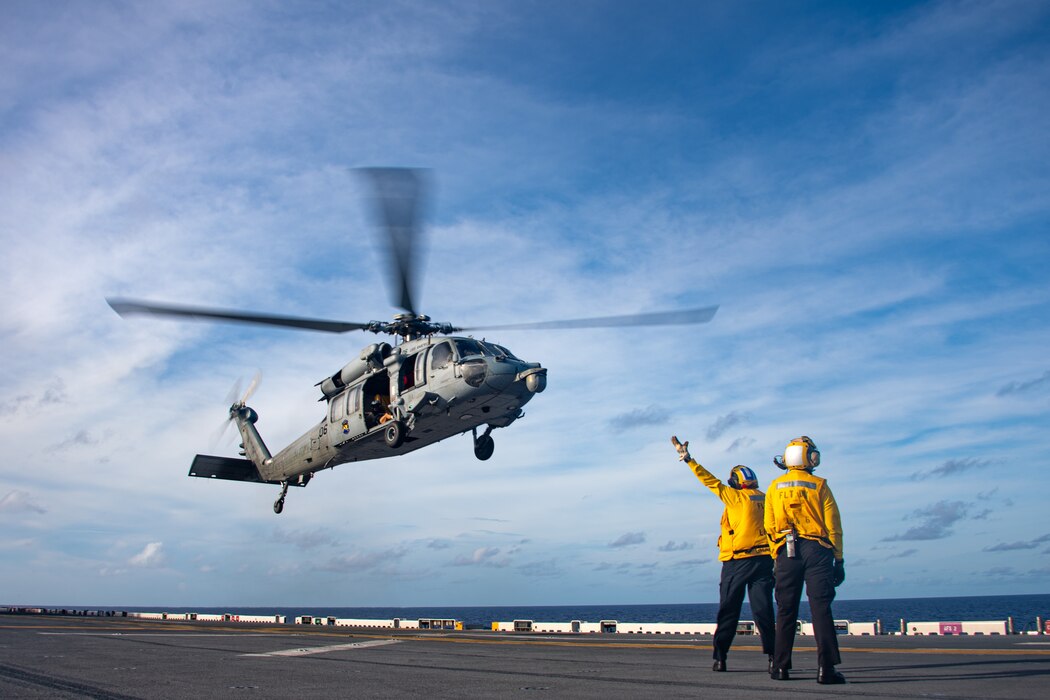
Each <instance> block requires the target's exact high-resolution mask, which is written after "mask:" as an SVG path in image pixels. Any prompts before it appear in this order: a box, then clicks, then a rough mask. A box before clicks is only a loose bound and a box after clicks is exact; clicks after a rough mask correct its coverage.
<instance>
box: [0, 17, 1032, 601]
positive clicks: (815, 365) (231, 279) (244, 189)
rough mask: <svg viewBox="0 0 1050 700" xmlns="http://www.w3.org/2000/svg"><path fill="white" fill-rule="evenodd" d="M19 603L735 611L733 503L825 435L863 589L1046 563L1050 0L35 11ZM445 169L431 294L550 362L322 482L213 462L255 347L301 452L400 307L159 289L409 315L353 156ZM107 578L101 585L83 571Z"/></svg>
mask: <svg viewBox="0 0 1050 700" xmlns="http://www.w3.org/2000/svg"><path fill="white" fill-rule="evenodd" d="M5 15H6V18H5V22H4V23H3V25H2V26H0V62H2V64H3V65H4V66H5V70H4V71H3V74H2V75H0V154H2V156H0V190H2V192H3V193H4V197H3V201H4V206H3V207H2V208H0V236H2V243H3V248H4V251H5V253H4V255H3V256H2V259H0V273H2V274H0V285H2V286H0V291H2V292H3V293H2V294H0V309H2V315H0V340H2V342H0V360H2V363H3V366H4V372H3V373H2V374H0V416H2V418H3V420H2V421H0V439H2V441H3V446H4V458H3V460H2V461H0V524H2V527H3V528H4V532H5V537H4V538H3V542H0V548H2V549H3V554H2V556H3V558H4V560H5V566H4V567H3V568H2V570H0V591H3V597H4V598H5V600H0V603H5V604H6V603H39V604H77V605H133V604H141V605H200V606H211V605H216V606H221V605H245V606H247V605H282V606H294V605H311V606H313V605H332V606H358V605H423V606H425V605H488V604H496V605H498V604H507V605H513V604H522V605H527V604H583V603H678V602H692V601H698V602H703V601H715V600H717V580H718V574H719V565H718V562H717V548H716V546H715V538H716V537H717V531H718V520H719V514H720V510H721V506H720V504H719V503H718V502H717V500H716V499H715V498H714V497H713V496H712V495H711V494H710V493H709V492H707V491H706V490H705V489H703V488H702V487H701V486H700V484H699V483H698V482H697V481H696V480H695V478H694V477H693V476H692V474H691V473H690V472H689V470H688V469H687V468H686V467H684V466H683V465H682V464H680V463H679V462H677V461H676V459H675V454H674V451H673V449H672V448H671V446H670V444H669V440H668V438H669V436H670V435H671V434H677V435H679V436H680V437H682V438H683V439H688V440H690V441H691V445H692V450H693V454H694V455H695V456H696V457H697V458H698V459H699V460H700V461H701V462H702V463H704V464H705V465H707V466H709V467H710V468H712V470H713V471H715V472H716V473H718V474H723V475H726V476H727V475H728V472H729V469H730V468H731V467H732V466H733V465H735V464H738V463H743V464H748V465H750V466H752V467H753V468H755V470H756V471H757V472H758V475H759V478H760V480H761V482H762V483H763V484H767V483H768V482H769V481H770V480H771V479H772V478H774V477H775V476H776V475H777V474H776V470H775V468H774V467H773V466H772V463H771V458H772V456H773V455H774V454H777V453H779V452H780V451H782V450H783V447H784V445H785V444H786V443H787V441H788V440H790V439H791V438H793V437H795V436H797V435H799V434H802V433H805V434H808V435H810V436H812V437H813V438H814V439H815V440H816V442H817V444H818V445H819V446H820V448H821V450H822V453H823V457H824V463H823V465H822V466H821V468H820V470H819V471H818V473H819V474H821V475H823V476H825V477H827V478H828V479H829V480H830V483H831V485H832V487H833V489H834V492H835V494H836V497H837V498H838V501H839V504H840V506H841V509H842V511H843V520H844V525H845V529H846V534H845V550H846V560H847V571H848V580H847V582H846V583H845V584H844V586H843V587H842V588H841V589H840V592H839V595H840V596H841V597H844V598H877V597H909V596H936V595H975V594H1012V593H1018V594H1019V593H1039V592H1046V591H1047V590H1048V584H1050V525H1047V524H1046V522H1047V520H1046V517H1045V513H1044V511H1045V503H1046V495H1047V493H1048V492H1050V490H1048V489H1047V482H1048V479H1047V477H1046V473H1047V467H1048V466H1050V465H1048V463H1047V461H1048V457H1047V455H1048V454H1050V438H1048V435H1047V430H1046V426H1047V425H1048V418H1050V361H1048V359H1047V353H1046V347H1047V346H1048V345H1050V329H1048V324H1047V319H1048V318H1050V275H1048V274H1047V269H1048V266H1050V236H1048V235H1047V227H1048V222H1050V198H1048V196H1047V192H1050V165H1048V163H1050V137H1048V135H1047V134H1048V131H1047V128H1046V117H1045V115H1046V114H1048V113H1050V89H1048V88H1047V86H1048V85H1050V41H1048V39H1050V34H1048V28H1050V9H1048V8H1047V6H1046V5H1045V4H1044V3H1039V2H1001V3H995V2H948V3H870V4H861V3H848V4H847V3H819V2H816V3H773V2H769V3H685V2H682V3H677V2H657V3H652V2H647V3H642V2H615V3H598V2H574V3H569V4H565V3H554V2H520V3H518V2H516V3H503V2H448V3H441V4H435V3H423V2H400V3H399V2H392V3H382V4H376V3H341V4H337V5H335V6H333V5H329V4H327V3H296V4H295V6H294V7H292V6H289V5H288V4H286V3H265V2H243V3H241V2H219V3H216V2H200V3H194V2H182V3H177V6H173V7H158V6H156V5H143V4H127V3H119V2H113V3H105V4H102V3H82V2H66V3H63V2H58V3H48V4H47V5H46V6H41V5H39V4H38V3H29V2H14V3H9V4H8V7H7V10H6V12H5ZM368 165H405V166H418V167H425V168H429V169H430V170H431V179H432V181H433V184H434V191H433V196H432V198H431V201H430V206H429V210H428V222H429V226H428V229H427V235H428V238H427V255H426V262H425V266H424V267H425V277H424V282H423V284H422V288H421V290H420V293H419V299H420V306H421V307H422V309H423V311H424V312H426V313H429V314H430V315H431V316H432V317H434V318H435V319H436V320H442V321H445V320H447V321H451V322H453V323H456V324H460V325H482V324H499V323H511V322H520V321H529V320H548V319H558V318H578V317H581V316H589V315H614V314H629V313H637V312H643V311H658V310H665V309H673V308H682V307H694V306H705V305H708V304H719V305H720V307H721V308H720V310H719V313H718V315H717V316H716V317H715V319H714V320H713V321H712V322H711V323H710V324H707V325H704V326H697V327H694V328H664V329H656V330H653V329H619V330H590V331H565V332H557V333H542V332H525V331H504V332H500V333H499V334H498V335H497V334H494V335H493V336H490V337H491V339H494V340H497V341H498V342H501V343H503V344H505V345H507V346H509V347H511V348H512V349H513V350H514V351H515V352H516V353H517V354H518V355H520V356H522V357H524V358H526V359H528V360H533V361H540V362H542V363H543V364H544V366H546V367H548V368H549V371H550V374H549V385H548V389H547V391H546V392H545V393H543V394H542V395H541V396H539V397H537V398H536V399H535V400H534V401H533V402H532V403H531V404H529V406H528V407H527V410H526V416H525V417H524V418H523V419H522V420H521V421H519V422H517V423H515V424H514V425H513V426H511V427H510V428H508V429H506V430H497V431H496V432H495V433H494V434H493V436H494V438H495V439H496V453H495V455H494V457H493V458H492V459H491V460H489V461H488V462H478V461H476V460H475V459H474V457H473V454H472V452H471V449H470V441H469V438H467V437H463V438H459V439H450V440H448V441H445V442H444V443H441V444H439V445H436V446H434V447H431V448H428V449H426V450H423V451H420V452H417V453H414V454H412V455H409V456H405V457H401V458H397V459H391V460H384V461H376V462H369V463H364V464H361V465H357V466H350V465H347V466H343V467H339V468H337V469H335V470H331V471H327V472H323V473H321V474H319V475H318V476H317V477H316V479H315V480H314V482H313V483H311V484H310V486H309V487H308V488H306V489H302V490H295V491H294V492H293V493H292V494H290V496H289V499H288V503H287V506H286V508H285V511H284V513H283V514H282V515H281V516H279V517H278V516H275V515H274V514H273V513H272V511H271V510H270V504H271V503H272V501H273V499H274V497H275V495H276V493H275V490H274V489H270V488H268V487H262V486H258V485H250V484H236V483H213V482H208V481H204V480H196V479H190V478H187V476H186V472H187V470H188V467H189V464H190V462H191V460H192V458H193V455H194V454H196V453H197V452H204V453H219V454H226V455H230V456H232V455H233V454H234V452H235V445H234V444H233V443H232V441H229V442H226V443H220V444H219V445H218V446H213V445H212V443H211V440H212V436H213V434H214V433H215V431H216V429H217V428H218V426H219V425H220V424H221V422H222V420H223V418H224V417H225V411H226V406H225V405H224V399H225V397H226V395H227V393H228V391H229V388H230V386H231V385H233V384H234V382H235V381H236V380H237V378H238V377H243V378H245V379H247V378H248V377H250V376H252V375H253V374H254V373H255V372H256V371H257V370H261V372H262V375H263V381H262V385H261V387H260V389H259V391H258V392H257V393H256V394H255V397H254V398H253V400H252V404H253V406H254V408H256V409H257V410H258V412H259V413H260V415H261V419H260V421H259V424H258V427H259V429H260V431H261V432H262V434H263V436H264V438H265V439H266V440H267V442H268V444H269V445H270V447H271V449H274V450H276V449H277V448H278V447H280V446H282V445H283V444H286V443H287V442H289V441H290V440H292V439H294V438H295V437H297V436H298V435H299V434H300V433H301V432H303V431H304V430H305V429H306V428H307V427H309V426H310V425H311V424H312V423H314V422H315V421H316V420H318V418H319V417H320V414H321V410H322V409H321V407H320V406H319V404H318V403H317V400H316V399H317V392H316V389H315V388H314V386H313V385H314V383H315V382H317V381H319V380H320V379H321V378H323V377H325V376H328V375H331V374H332V373H333V372H334V371H335V370H336V369H338V368H339V367H341V366H342V365H343V364H345V363H346V362H347V361H348V360H349V359H351V358H353V357H356V356H357V353H358V351H359V349H360V348H361V347H362V346H364V345H365V344H367V343H370V342H372V340H373V339H372V337H371V336H365V335H364V334H348V335H345V336H338V337H328V336H322V335H318V334H309V333H297V332H293V331H288V332H283V331H277V330H267V329H254V328H244V327H221V326H209V325H201V324H193V323H189V324H180V323H172V322H163V321H152V320H123V319H121V318H119V317H117V316H116V315H115V314H114V313H113V312H112V311H111V310H110V309H109V307H108V306H107V305H106V303H105V301H104V298H105V297H106V296H131V297H142V298H149V299H155V300H160V301H170V302H178V303H187V304H205V305H212V306H226V307H233V308H244V309H252V310H261V311H271V312H275V313H287V314H300V315H308V316H315V317H323V318H337V319H345V320H353V321H367V320H371V319H385V318H387V317H388V316H389V315H390V314H392V313H393V312H394V309H393V308H392V307H391V304H390V297H389V295H388V293H387V290H386V288H385V285H384V281H383V280H384V270H385V265H384V261H383V259H382V256H381V248H380V247H379V246H378V245H377V243H378V242H377V241H376V240H375V237H374V235H373V232H372V231H371V230H370V228H369V226H368V225H367V219H366V216H365V213H364V211H363V209H364V206H363V202H362V197H361V195H362V192H361V189H360V187H359V183H358V182H357V180H356V179H355V178H354V176H353V174H352V173H351V172H350V169H351V168H354V167H359V166H368ZM71 581H72V582H75V586H71V584H70V582H71Z"/></svg>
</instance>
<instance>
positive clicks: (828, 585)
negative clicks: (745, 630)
mask: <svg viewBox="0 0 1050 700" xmlns="http://www.w3.org/2000/svg"><path fill="white" fill-rule="evenodd" d="M773 462H774V464H776V465H777V466H778V467H780V468H781V469H784V470H786V471H787V474H784V475H782V476H780V477H778V478H776V479H774V480H773V481H772V483H770V484H769V494H768V498H766V516H765V528H766V533H767V534H768V535H769V546H770V550H771V551H772V555H773V560H774V561H775V562H776V577H777V583H776V595H777V624H776V627H777V632H776V645H775V646H776V649H775V650H774V652H773V665H772V668H771V669H770V671H769V675H770V677H771V678H773V680H778V681H786V680H790V676H789V673H788V670H789V669H790V668H791V650H792V648H793V647H794V645H795V631H796V623H797V622H798V604H799V600H800V599H801V598H802V584H803V583H805V585H806V596H807V597H808V598H809V612H810V615H812V617H813V636H814V637H815V639H816V642H817V683H820V684H823V685H830V684H838V683H845V682H846V679H845V678H844V677H843V675H842V674H841V673H839V672H838V671H836V670H835V666H836V665H837V664H840V663H842V659H841V658H840V657H839V640H838V637H837V636H836V634H837V633H836V632H835V618H834V617H833V616H832V613H831V601H833V600H834V599H835V588H837V587H838V585H839V584H841V583H842V582H843V581H845V580H846V565H845V563H844V562H843V560H842V520H841V518H840V517H839V507H838V504H836V503H835V497H834V496H833V495H832V494H831V489H830V488H829V487H828V484H827V482H826V481H825V480H824V479H822V478H820V477H819V476H813V470H814V469H816V468H817V466H818V465H820V451H819V450H817V446H816V445H815V444H813V441H812V440H811V439H809V438H808V437H806V436H805V435H803V436H802V437H799V438H795V439H794V440H792V441H791V442H789V443H788V446H787V448H785V450H784V454H783V455H782V456H777V457H774V458H773Z"/></svg>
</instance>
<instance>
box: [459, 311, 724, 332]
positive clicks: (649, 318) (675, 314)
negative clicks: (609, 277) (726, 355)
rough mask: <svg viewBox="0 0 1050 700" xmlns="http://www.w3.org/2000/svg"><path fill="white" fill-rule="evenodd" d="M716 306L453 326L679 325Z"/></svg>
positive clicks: (703, 319) (709, 314)
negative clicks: (532, 321) (531, 321)
mask: <svg viewBox="0 0 1050 700" xmlns="http://www.w3.org/2000/svg"><path fill="white" fill-rule="evenodd" d="M717 311H718V306H704V307H702V308H699V309H684V310H682V311H658V312H653V313H644V314H627V315H624V316H599V317H594V318H577V319H569V320H563V321H537V322H534V323H508V324H502V325H497V326H473V327H470V328H456V330H457V331H480V330H486V331H503V330H561V329H571V328H617V327H621V326H681V325H688V324H693V323H707V322H708V321H710V320H711V319H712V318H714V316H715V312H717Z"/></svg>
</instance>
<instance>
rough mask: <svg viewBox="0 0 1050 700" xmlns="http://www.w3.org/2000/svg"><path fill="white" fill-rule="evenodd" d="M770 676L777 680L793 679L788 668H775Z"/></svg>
mask: <svg viewBox="0 0 1050 700" xmlns="http://www.w3.org/2000/svg"><path fill="white" fill-rule="evenodd" d="M769 677H770V678H772V679H773V680H775V681H789V680H791V676H790V674H788V670H787V669H786V668H774V669H773V670H772V671H770V672H769Z"/></svg>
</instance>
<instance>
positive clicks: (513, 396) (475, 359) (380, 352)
mask: <svg viewBox="0 0 1050 700" xmlns="http://www.w3.org/2000/svg"><path fill="white" fill-rule="evenodd" d="M357 172H358V173H359V174H360V175H361V176H362V177H363V179H364V180H365V182H366V183H367V185H368V186H369V188H370V190H371V191H372V193H373V195H374V196H373V198H372V199H373V204H374V214H375V222H376V226H377V228H379V229H380V230H381V231H382V232H383V234H384V235H383V236H381V238H385V239H386V242H387V244H388V245H387V252H388V258H389V263H390V272H389V279H388V281H389V284H390V289H391V292H392V303H393V305H394V306H396V307H398V308H400V309H401V310H402V313H398V314H396V315H394V316H393V318H392V320H390V321H368V322H365V323H361V322H349V321H331V320H324V319H314V318H304V317H298V316H283V315H276V314H269V313H259V312H252V311H238V310H232V309H220V308H211V307H201V306H186V305H180V304H169V303H160V302H152V301H144V300H136V299H127V298H116V297H107V299H106V301H107V302H108V304H109V305H110V307H111V308H112V309H113V310H114V311H115V312H116V313H117V314H119V315H120V316H122V317H127V316H134V315H151V316H159V317H166V318H176V319H188V320H204V321H219V322H234V323H248V324H256V325H266V326H276V327H282V328H294V329H301V330H312V331H321V332H328V333H346V332H350V331H366V332H371V333H375V334H383V335H387V336H390V337H391V339H392V340H393V343H389V342H385V341H384V342H377V343H372V344H370V345H367V346H366V347H364V348H363V349H362V350H361V351H360V353H359V354H358V355H357V357H356V358H355V359H353V360H351V361H350V362H348V363H346V364H345V365H344V366H343V367H342V368H341V369H339V370H338V371H336V372H334V373H332V374H329V375H326V376H325V377H324V378H323V379H321V381H319V382H317V383H316V385H315V386H317V387H318V388H319V389H320V392H321V398H320V399H319V401H324V402H325V403H326V410H325V415H324V416H323V417H322V418H321V420H320V421H319V422H318V423H317V424H316V425H315V426H313V427H312V428H310V429H309V430H307V431H306V432H305V433H304V434H303V435H302V436H301V437H299V438H298V439H296V440H295V441H293V442H292V443H291V444H290V445H288V446H287V447H285V448H284V449H282V450H280V451H279V452H277V454H272V453H271V452H270V450H269V449H268V448H267V446H266V444H265V442H264V441H263V439H262V437H261V436H260V434H259V431H258V430H257V429H256V422H257V421H258V420H259V414H258V413H257V412H256V411H255V410H254V409H253V408H251V407H250V406H248V405H247V402H248V399H249V398H250V397H251V396H252V394H253V392H254V391H255V389H256V388H257V387H258V385H259V382H258V375H257V376H256V378H255V380H253V381H252V382H251V384H250V385H249V387H248V390H247V391H246V392H245V393H244V395H242V396H240V398H237V394H238V393H239V388H238V389H235V390H234V392H233V393H232V394H231V396H230V399H229V400H230V401H231V402H232V403H231V404H230V406H229V411H228V416H227V422H226V424H225V425H229V424H230V423H233V424H235V425H236V427H237V430H238V432H239V433H240V436H241V443H240V451H239V454H240V458H234V457H220V456H213V455H203V454H198V455H196V457H195V458H194V460H193V463H192V465H191V467H190V471H189V476H193V477H201V478H210V479H227V480H233V481H245V482H257V483H266V484H275V485H277V486H280V487H281V491H280V495H279V496H278V497H277V500H276V501H274V504H273V510H274V513H278V514H280V513H281V512H282V511H283V510H284V502H285V498H286V496H287V494H288V488H289V486H299V487H304V486H306V485H307V484H308V483H309V482H310V480H311V479H312V478H313V476H314V475H315V474H316V473H317V472H319V471H321V470H324V469H330V468H332V467H335V466H337V465H339V464H344V463H347V462H360V461H365V460H371V459H382V458H386V457H393V456H397V455H403V454H407V453H409V452H413V451H415V450H418V449H421V448H423V447H426V446H427V445H432V444H434V443H436V442H440V441H442V440H444V439H446V438H449V437H452V436H455V435H462V434H465V433H466V432H468V431H469V432H470V433H471V435H472V438H473V446H474V455H475V457H477V458H478V459H479V460H487V459H489V458H490V457H491V456H492V454H493V451H494V449H495V442H494V440H493V438H492V431H493V430H494V429H496V428H506V427H508V426H510V425H511V424H512V423H514V422H515V421H516V420H517V419H519V418H521V417H522V416H523V415H524V413H523V410H522V407H523V406H524V405H525V404H527V403H528V402H529V401H530V400H531V399H532V398H533V397H534V396H535V395H536V394H539V393H541V392H542V391H543V390H544V389H545V388H546V386H547V370H546V368H544V367H543V366H541V364H540V363H538V362H526V361H524V360H522V359H520V358H518V357H517V356H516V355H515V354H514V353H513V352H512V351H511V350H510V349H509V348H507V347H506V346H504V345H500V344H497V343H494V342H491V341H488V340H479V339H476V338H474V337H472V336H470V335H466V336H464V335H459V334H462V333H465V332H470V331H477V330H490V331H491V330H556V329H574V328H606V327H618V326H661V325H681V324H694V323H705V322H707V321H710V320H711V319H712V318H713V317H714V315H715V312H716V311H717V310H718V306H708V307H703V308H695V309H687V310H680V311H667V312H657V313H641V314H630V315H624V316H604V317H592V318H581V319H572V320H556V321H541V322H528V323H512V324H501V325H490V326H484V327H457V326H454V325H452V324H451V323H444V322H442V323H437V322H434V321H432V320H431V319H430V317H429V316H427V315H425V314H421V313H418V312H417V310H416V309H417V307H416V303H415V298H416V294H415V287H416V284H415V282H416V275H415V272H416V261H415V255H414V253H415V251H416V249H417V247H418V246H417V239H418V235H419V234H418V231H419V226H418V223H417V219H418V218H419V211H420V205H421V201H422V199H423V194H424V189H425V179H424V172H425V171H422V170H418V169H414V168H391V167H382V168H359V169H357ZM479 430H480V432H479Z"/></svg>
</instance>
